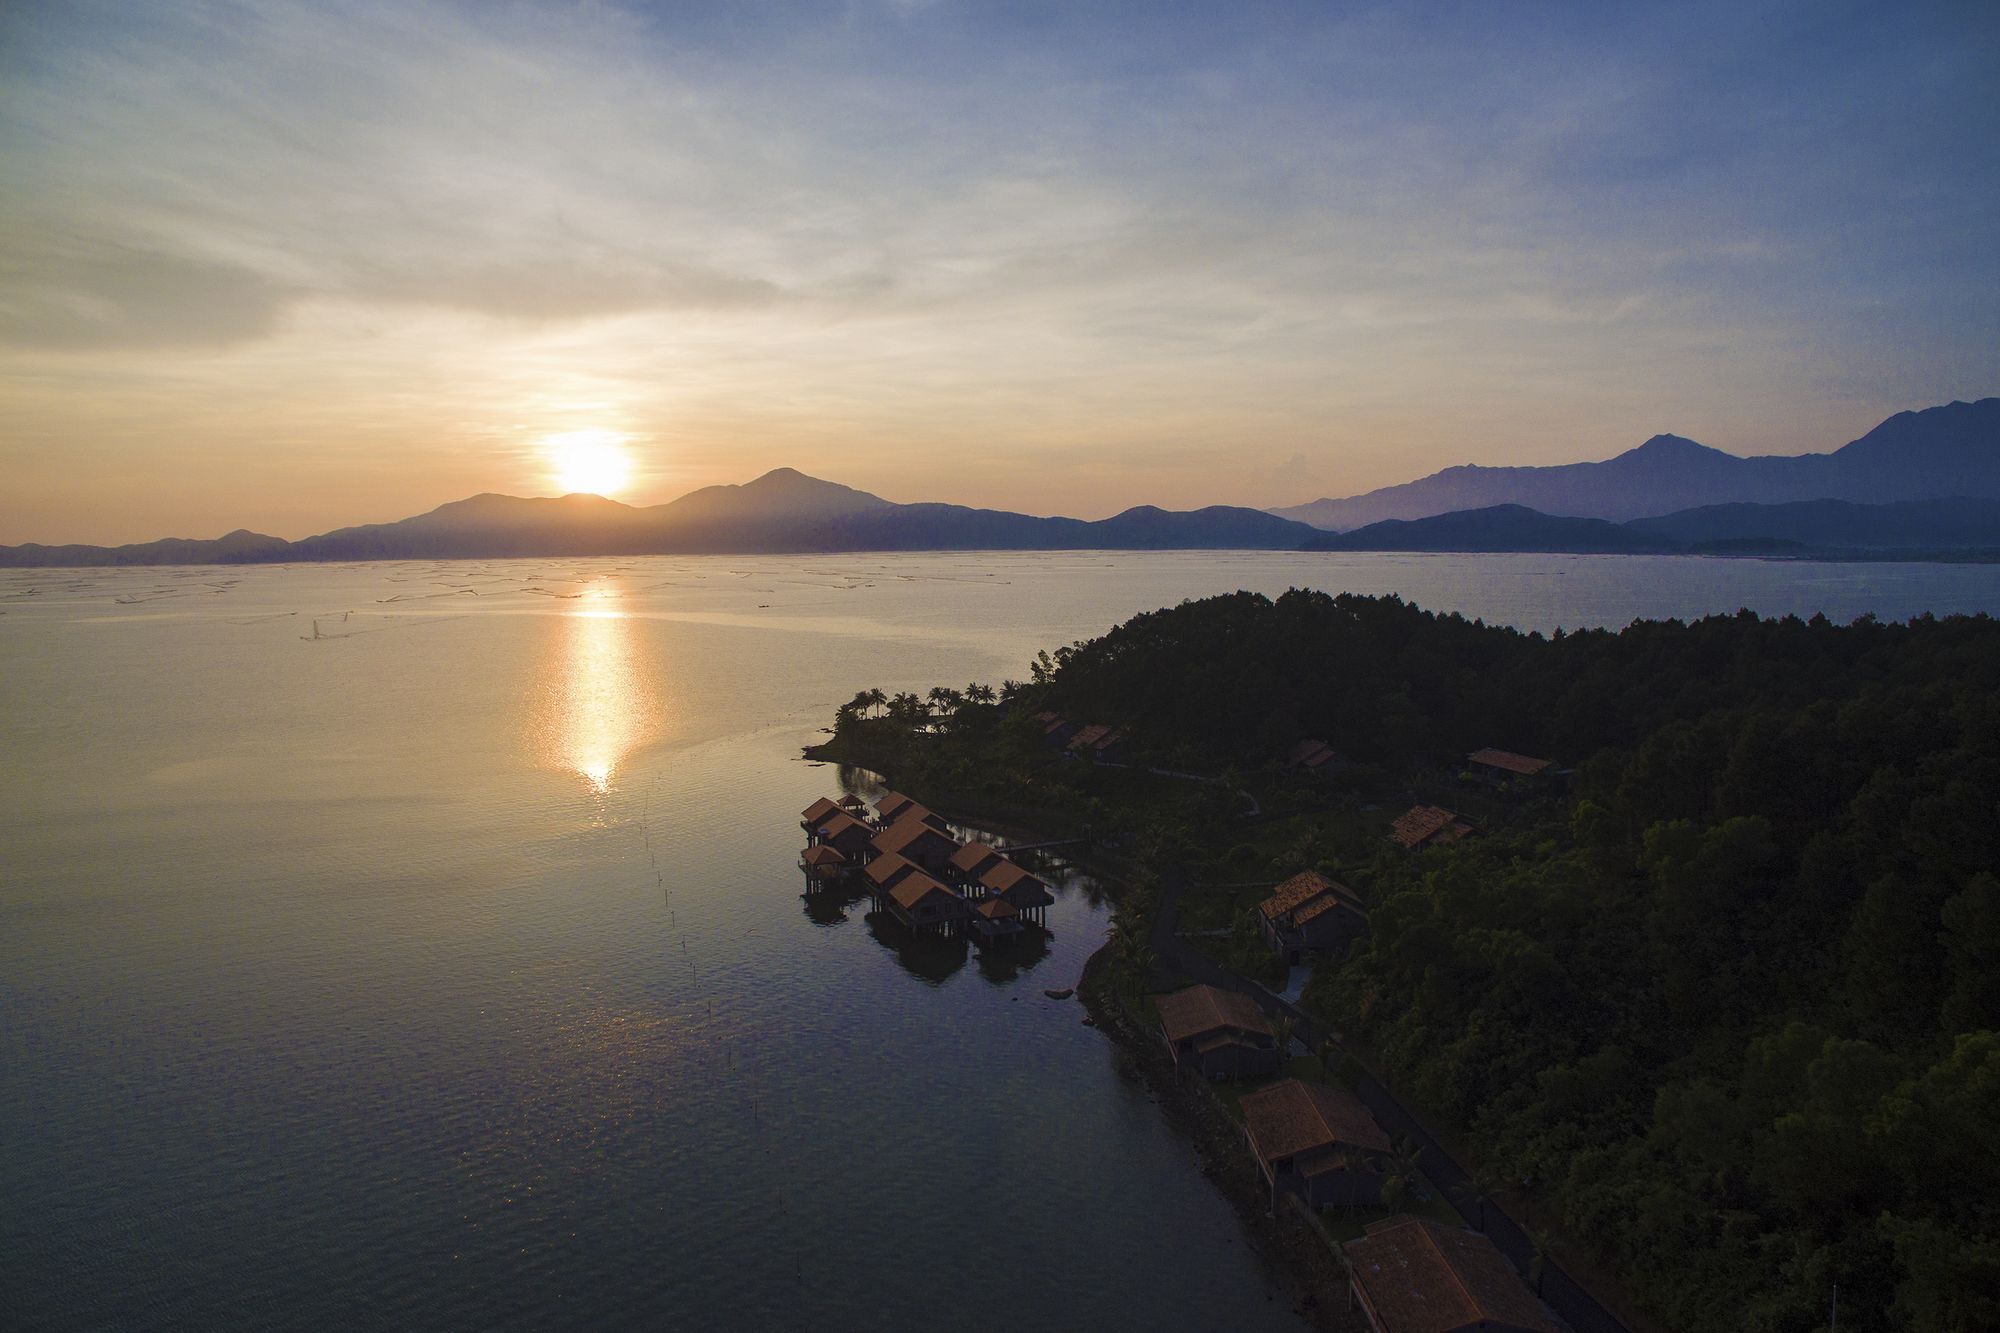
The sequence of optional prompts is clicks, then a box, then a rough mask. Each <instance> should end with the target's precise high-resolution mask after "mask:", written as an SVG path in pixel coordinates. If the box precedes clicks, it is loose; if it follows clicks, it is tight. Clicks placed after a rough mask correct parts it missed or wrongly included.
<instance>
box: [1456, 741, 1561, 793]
mask: <svg viewBox="0 0 2000 1333" xmlns="http://www.w3.org/2000/svg"><path fill="white" fill-rule="evenodd" d="M1465 762H1466V764H1467V765H1468V766H1469V767H1470V768H1471V770H1472V773H1473V775H1474V776H1475V777H1477V778H1479V779H1480V781H1482V782H1485V783H1487V784H1488V785H1490V786H1494V787H1506V786H1511V785H1514V784H1516V783H1521V782H1528V781H1531V780H1533V779H1535V778H1539V777H1543V776H1545V775H1547V774H1549V773H1552V772H1553V771H1554V770H1555V766H1556V765H1555V760H1553V759H1531V758H1529V757H1528V756H1527V755H1524V754H1515V753H1513V752H1512V751H1510V750H1474V751H1473V752H1472V753H1471V754H1469V755H1467V756H1465Z"/></svg>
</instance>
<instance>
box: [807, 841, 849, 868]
mask: <svg viewBox="0 0 2000 1333" xmlns="http://www.w3.org/2000/svg"><path fill="white" fill-rule="evenodd" d="M805 863H806V864H807V865H809V866H825V865H833V866H837V865H845V864H847V858H846V857H845V856H842V855H841V854H840V849H839V848H838V847H828V846H825V845H823V844H822V845H821V846H818V847H808V848H806V854H805Z"/></svg>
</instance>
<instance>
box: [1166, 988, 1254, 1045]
mask: <svg viewBox="0 0 2000 1333" xmlns="http://www.w3.org/2000/svg"><path fill="white" fill-rule="evenodd" d="M1153 1007H1154V1008H1155V1009H1158V1010H1159V1011H1160V1028H1161V1030H1162V1031H1164V1032H1165V1033H1166V1034H1167V1040H1168V1041H1170V1042H1173V1043H1175V1044H1179V1043H1180V1042H1183V1041H1189V1040H1193V1039H1198V1038H1202V1037H1207V1036H1210V1035H1211V1034H1214V1033H1218V1032H1227V1031H1230V1030H1235V1031H1238V1032H1253V1033H1257V1034H1259V1035H1262V1036H1266V1037H1268V1036H1270V1035H1272V1034H1271V1025H1270V1024H1269V1023H1267V1022H1265V1021H1264V1015H1263V1014H1262V1013H1261V1012H1259V1010H1258V1008H1257V1005H1256V1003H1255V1002H1254V1001H1252V1000H1251V998H1250V997H1249V996H1247V995H1242V994H1239V993H1238V992H1236V991H1231V990H1223V989H1221V988H1220V987H1216V986H1189V987H1188V988H1187V989H1186V990H1177V991H1175V992H1174V993H1173V994H1171V995H1158V996H1155V997H1154V998H1153Z"/></svg>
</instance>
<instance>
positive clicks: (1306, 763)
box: [1285, 740, 1340, 768]
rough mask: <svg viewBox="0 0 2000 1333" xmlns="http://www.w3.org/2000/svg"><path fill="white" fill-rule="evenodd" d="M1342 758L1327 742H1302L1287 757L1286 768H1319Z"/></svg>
mask: <svg viewBox="0 0 2000 1333" xmlns="http://www.w3.org/2000/svg"><path fill="white" fill-rule="evenodd" d="M1338 758H1340V754H1339V752H1338V751H1336V750H1335V749H1334V748H1333V747H1332V746H1331V745H1328V744H1327V743H1326V742H1325V741H1311V740H1308V741H1300V742H1299V743H1298V744H1297V745H1294V746H1293V747H1292V749H1291V753H1290V754H1288V755H1286V756H1285V767H1286V768H1319V767H1321V766H1323V765H1325V764H1330V763H1332V762H1333V761H1334V760H1336V759H1338Z"/></svg>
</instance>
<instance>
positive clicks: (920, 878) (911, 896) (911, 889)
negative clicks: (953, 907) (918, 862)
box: [889, 867, 959, 912]
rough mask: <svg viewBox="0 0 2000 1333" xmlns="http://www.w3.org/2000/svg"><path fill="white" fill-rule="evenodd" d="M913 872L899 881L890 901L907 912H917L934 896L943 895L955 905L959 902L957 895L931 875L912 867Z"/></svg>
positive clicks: (890, 893) (892, 890) (890, 892)
mask: <svg viewBox="0 0 2000 1333" xmlns="http://www.w3.org/2000/svg"><path fill="white" fill-rule="evenodd" d="M912 870H913V872H914V873H912V874H909V875H905V876H904V877H903V878H902V879H901V880H899V881H897V883H896V886H895V887H894V888H892V889H890V890H889V897H890V899H891V900H892V901H894V902H895V904H896V905H897V906H898V907H900V908H902V909H903V910H904V911H905V912H914V911H916V910H917V907H918V906H919V905H920V904H922V902H923V901H924V900H925V899H926V898H929V897H930V896H932V895H933V894H938V893H941V894H943V895H944V896H945V897H947V898H949V899H951V901H952V902H954V903H956V902H958V901H959V897H958V895H957V894H955V893H953V892H952V891H951V890H950V889H947V888H946V887H945V886H944V885H942V884H940V883H938V882H937V881H936V880H934V879H932V878H931V877H930V876H929V875H926V874H925V873H924V872H923V871H921V870H915V868H914V867H912Z"/></svg>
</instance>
